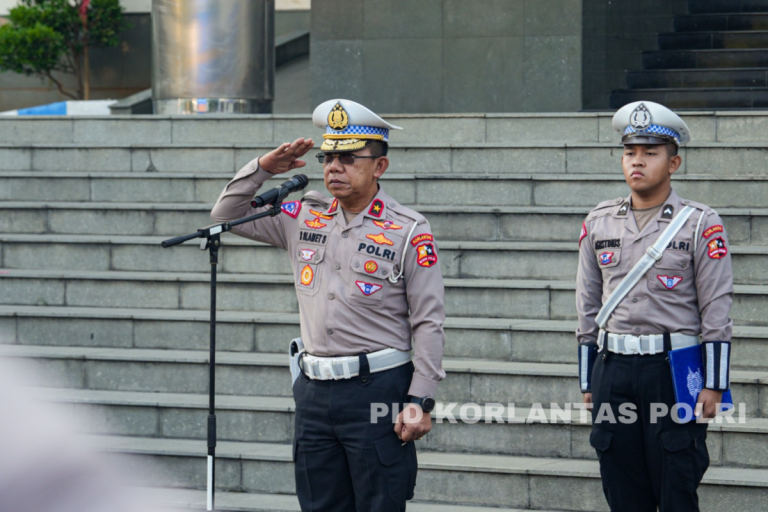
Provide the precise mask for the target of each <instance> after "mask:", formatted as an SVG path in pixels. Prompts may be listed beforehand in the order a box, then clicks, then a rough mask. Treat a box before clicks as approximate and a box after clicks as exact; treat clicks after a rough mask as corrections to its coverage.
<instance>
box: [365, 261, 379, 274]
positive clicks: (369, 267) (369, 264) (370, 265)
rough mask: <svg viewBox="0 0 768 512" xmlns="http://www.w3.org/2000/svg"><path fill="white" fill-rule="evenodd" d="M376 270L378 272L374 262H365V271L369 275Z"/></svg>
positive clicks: (377, 266)
mask: <svg viewBox="0 0 768 512" xmlns="http://www.w3.org/2000/svg"><path fill="white" fill-rule="evenodd" d="M377 270H379V265H378V264H377V263H376V262H375V261H373V260H368V261H366V262H365V271H366V272H368V273H369V274H373V273H374V272H376V271H377Z"/></svg>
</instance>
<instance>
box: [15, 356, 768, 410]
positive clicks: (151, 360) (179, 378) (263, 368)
mask: <svg viewBox="0 0 768 512" xmlns="http://www.w3.org/2000/svg"><path fill="white" fill-rule="evenodd" d="M0 356H3V357H12V358H16V360H17V362H16V363H15V364H18V365H19V366H20V367H22V368H24V369H26V370H27V371H28V372H29V374H30V377H29V378H30V382H32V383H35V384H40V385H47V386H53V387H67V388H81V389H92V390H105V391H147V392H160V393H195V394H202V393H206V392H207V388H208V365H207V359H208V352H206V351H190V350H151V349H134V348H132V349H117V348H93V347H74V346H69V347H45V346H43V347H40V346H22V345H0ZM216 365H217V372H216V392H217V394H220V395H246V396H278V397H288V396H291V394H292V393H291V385H290V374H289V372H288V369H287V366H288V359H287V357H286V356H285V355H284V354H255V353H250V354H249V353H243V352H220V353H218V354H217V356H216ZM443 368H444V369H445V371H446V373H447V374H448V376H447V378H446V379H445V381H444V382H442V383H441V385H440V387H439V389H438V392H437V395H436V397H435V398H436V399H438V400H441V401H443V402H457V403H465V402H476V403H489V402H490V403H500V404H508V403H515V404H516V406H518V407H525V406H530V405H531V404H537V403H538V404H567V403H571V404H575V403H580V402H581V393H580V392H579V388H578V383H577V367H576V364H542V363H512V362H499V361H481V360H469V359H445V360H444V361H443ZM731 384H732V385H731V388H732V390H733V395H734V397H735V400H736V401H737V402H738V403H739V404H740V407H741V409H740V410H743V411H744V414H745V415H746V416H748V417H766V416H768V372H766V371H762V372H761V371H743V370H735V371H733V372H732V374H731Z"/></svg>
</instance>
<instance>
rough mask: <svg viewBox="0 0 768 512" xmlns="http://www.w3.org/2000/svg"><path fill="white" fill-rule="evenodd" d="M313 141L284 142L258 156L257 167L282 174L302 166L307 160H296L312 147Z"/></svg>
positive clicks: (302, 139)
mask: <svg viewBox="0 0 768 512" xmlns="http://www.w3.org/2000/svg"><path fill="white" fill-rule="evenodd" d="M314 145H315V143H314V142H313V141H312V139H304V138H301V139H296V140H295V141H293V142H285V143H283V144H281V145H280V147H279V148H277V149H275V150H273V151H270V152H269V153H267V154H266V155H264V156H262V157H260V158H259V167H261V168H262V169H264V170H265V171H267V172H268V173H271V174H283V173H285V172H288V171H292V170H293V169H298V168H299V167H304V166H305V165H307V162H305V161H304V160H298V159H299V158H301V157H302V156H304V155H306V154H307V151H309V150H310V149H312V146H314Z"/></svg>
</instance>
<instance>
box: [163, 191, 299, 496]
mask: <svg viewBox="0 0 768 512" xmlns="http://www.w3.org/2000/svg"><path fill="white" fill-rule="evenodd" d="M304 180H305V182H304V185H306V177H304ZM302 188H303V187H302ZM276 190H277V195H276V199H275V200H272V201H271V205H272V206H271V208H270V209H269V210H265V211H263V212H260V213H257V214H255V215H251V216H250V217H245V218H243V219H240V220H236V221H233V222H225V223H223V224H214V225H212V226H208V227H205V228H200V229H198V230H197V232H196V233H192V234H190V235H184V236H180V237H176V238H171V239H170V240H165V241H163V242H162V244H161V245H162V246H163V248H164V249H167V248H168V247H172V246H174V245H179V244H182V243H184V242H186V241H187V240H193V239H195V238H202V239H203V241H202V242H201V244H200V250H203V251H204V250H206V249H208V254H209V256H210V263H211V320H210V322H211V325H210V328H211V329H210V333H211V334H210V336H211V343H210V360H209V362H208V379H209V384H208V483H207V510H213V506H214V505H213V494H214V485H215V463H216V266H217V265H218V263H219V248H220V247H221V234H222V233H225V232H227V231H229V230H231V229H232V228H233V227H235V226H239V225H240V224H245V223H246V222H251V221H254V220H257V219H261V218H264V217H274V216H275V215H278V214H280V211H281V206H282V204H283V199H285V197H286V196H288V194H290V193H291V192H292V190H291V189H288V188H282V187H280V188H278V189H276ZM265 195H266V194H265Z"/></svg>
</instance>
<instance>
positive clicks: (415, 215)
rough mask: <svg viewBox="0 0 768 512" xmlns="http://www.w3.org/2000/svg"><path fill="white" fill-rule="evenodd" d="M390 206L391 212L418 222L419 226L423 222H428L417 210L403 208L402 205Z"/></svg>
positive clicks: (392, 204)
mask: <svg viewBox="0 0 768 512" xmlns="http://www.w3.org/2000/svg"><path fill="white" fill-rule="evenodd" d="M388 206H389V208H388V209H389V210H391V211H393V212H395V213H397V214H399V215H402V216H404V217H408V218H409V219H411V220H414V221H416V223H417V224H421V223H422V222H426V221H427V219H426V218H425V217H424V216H423V215H422V214H420V213H419V212H417V211H415V210H411V209H410V208H408V207H406V206H403V205H401V204H400V203H390V204H389V205H388Z"/></svg>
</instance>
